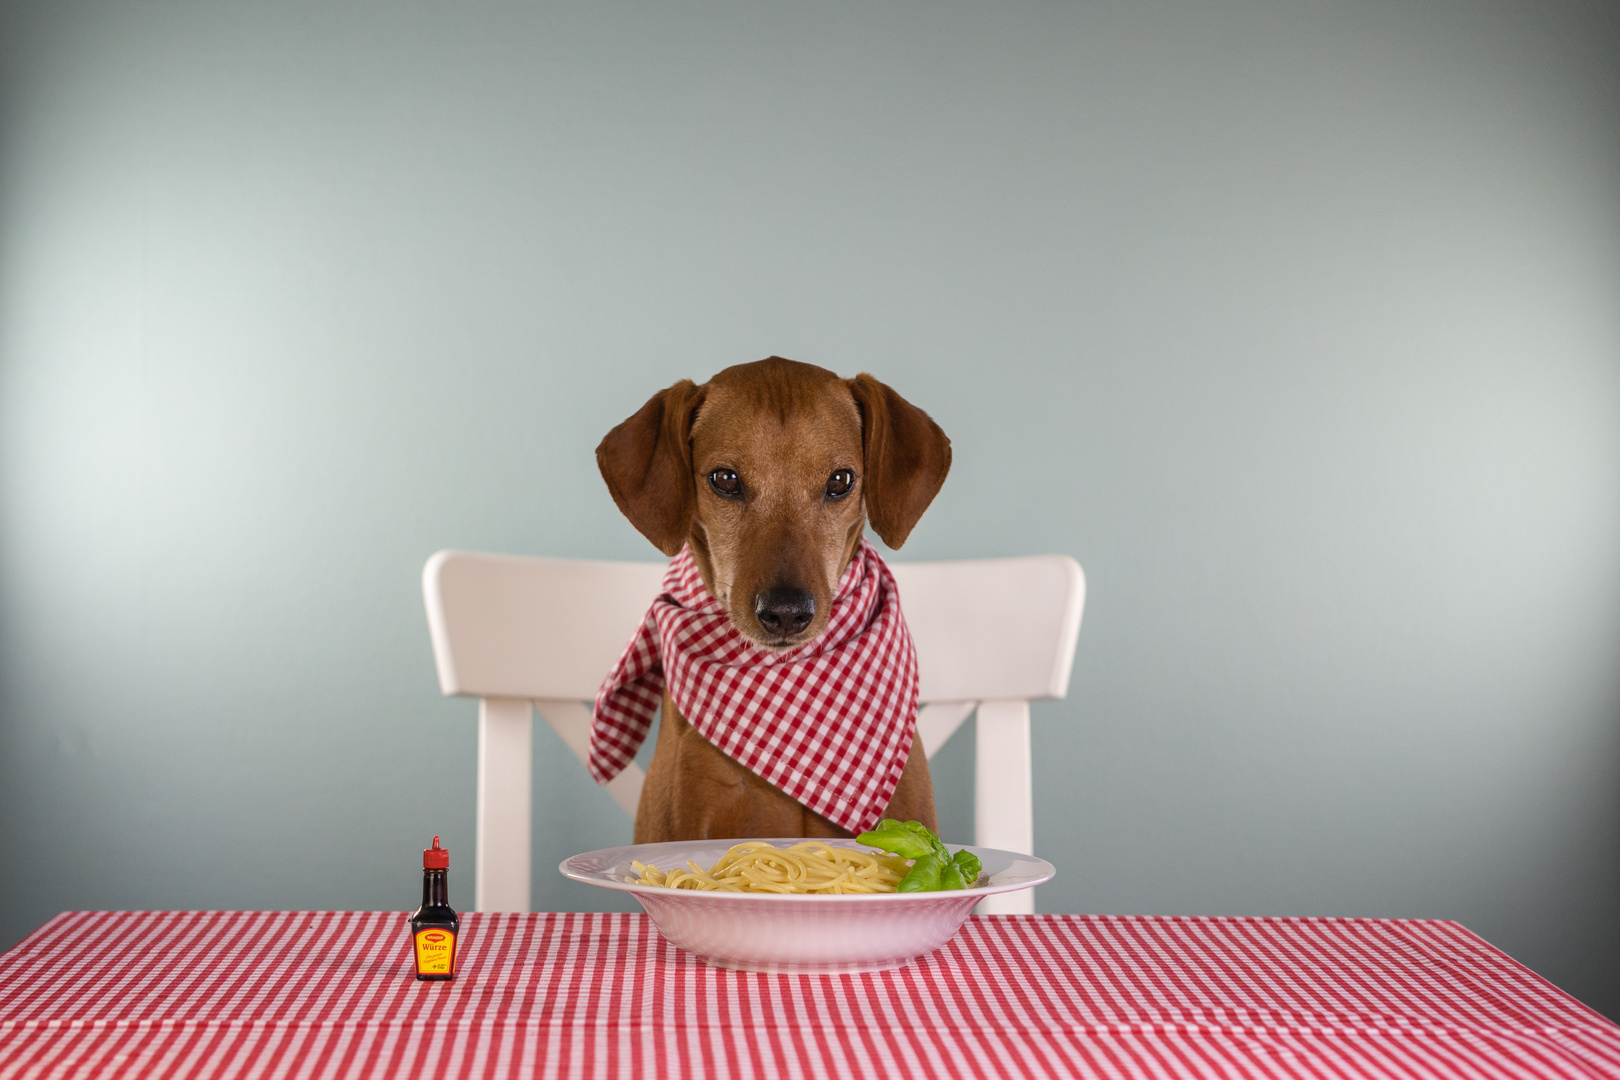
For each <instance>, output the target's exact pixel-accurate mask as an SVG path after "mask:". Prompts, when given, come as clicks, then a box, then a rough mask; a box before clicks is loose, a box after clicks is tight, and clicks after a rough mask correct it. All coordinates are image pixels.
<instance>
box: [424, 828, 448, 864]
mask: <svg viewBox="0 0 1620 1080" xmlns="http://www.w3.org/2000/svg"><path fill="white" fill-rule="evenodd" d="M422 869H424V870H448V869H450V849H449V848H442V847H440V846H439V838H438V837H437V836H435V837H434V838H433V846H432V847H430V848H425V849H423V851H422Z"/></svg>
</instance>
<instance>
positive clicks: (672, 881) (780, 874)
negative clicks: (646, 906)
mask: <svg viewBox="0 0 1620 1080" xmlns="http://www.w3.org/2000/svg"><path fill="white" fill-rule="evenodd" d="M630 866H631V867H632V868H633V869H634V870H635V871H636V872H637V873H638V874H640V875H641V877H640V878H634V879H631V880H632V881H634V882H635V884H637V885H662V886H664V887H665V888H669V889H705V890H710V891H717V892H763V893H824V894H827V893H891V892H894V891H895V886H896V885H898V884H900V879H901V878H903V877H905V876H906V872H907V871H908V870H910V869H911V860H910V859H902V858H900V857H899V856H897V855H881V854H872V853H870V852H865V851H852V850H850V849H849V848H836V847H832V846H831V845H828V844H823V843H820V842H819V841H816V840H806V841H804V842H802V843H798V844H794V845H793V846H792V847H786V848H779V847H772V846H771V845H770V844H767V843H765V842H764V841H763V840H751V841H749V842H747V843H745V844H738V845H736V846H735V847H733V848H732V849H731V850H729V851H727V852H726V853H725V854H724V855H722V856H720V861H719V862H717V863H715V864H714V865H713V866H712V867H710V868H709V869H707V870H704V869H703V868H702V867H700V866H698V864H697V863H695V862H691V861H688V862H687V864H686V869H685V870H669V871H664V870H660V869H658V867H656V866H649V865H647V864H646V863H640V862H632V863H631V864H630Z"/></svg>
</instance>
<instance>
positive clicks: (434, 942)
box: [411, 870, 461, 980]
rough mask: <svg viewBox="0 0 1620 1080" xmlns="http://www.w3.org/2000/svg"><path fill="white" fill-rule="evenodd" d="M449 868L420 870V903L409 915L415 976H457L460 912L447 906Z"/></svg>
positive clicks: (421, 977) (448, 904)
mask: <svg viewBox="0 0 1620 1080" xmlns="http://www.w3.org/2000/svg"><path fill="white" fill-rule="evenodd" d="M449 873H450V872H449V871H448V870H423V871H422V906H421V907H419V908H417V909H416V913H415V914H414V915H412V916H411V942H412V945H413V948H412V952H413V953H414V954H415V956H416V977H417V978H418V979H428V980H434V979H453V978H455V977H456V945H457V944H458V943H459V942H460V934H461V916H459V915H457V914H456V913H455V911H454V910H453V909H452V908H451V907H450V886H449V884H448V882H447V880H446V879H447V877H448V876H449Z"/></svg>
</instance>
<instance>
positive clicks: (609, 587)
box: [422, 551, 1085, 914]
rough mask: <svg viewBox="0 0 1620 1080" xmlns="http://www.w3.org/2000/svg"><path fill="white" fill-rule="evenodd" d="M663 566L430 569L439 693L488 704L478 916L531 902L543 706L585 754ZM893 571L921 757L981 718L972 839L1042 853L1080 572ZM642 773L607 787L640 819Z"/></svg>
mask: <svg viewBox="0 0 1620 1080" xmlns="http://www.w3.org/2000/svg"><path fill="white" fill-rule="evenodd" d="M664 566H665V564H663V563H623V562H594V561H587V560H582V559H545V558H531V557H520V556H512V555H486V554H480V553H478V552H470V551H441V552H439V553H438V554H436V555H434V556H433V557H432V558H430V559H429V560H428V561H427V566H426V567H424V569H423V572H422V591H423V593H424V596H425V598H426V601H427V615H428V627H429V629H430V631H431V633H432V635H433V656H434V660H435V661H436V662H437V665H438V670H439V686H440V688H441V689H442V690H443V691H444V692H445V694H461V695H466V696H471V697H476V698H478V699H479V700H478V835H477V849H478V850H477V869H476V903H477V908H478V910H479V911H527V910H528V907H529V794H530V785H529V763H530V753H531V748H530V735H531V718H530V711H529V710H530V707H531V706H532V707H533V708H535V709H537V710H539V712H540V714H541V715H542V716H544V717H545V719H546V720H547V721H548V722H550V724H551V726H552V727H554V728H555V729H556V730H557V733H558V734H559V735H561V736H562V739H563V742H565V743H567V744H568V748H569V749H570V750H572V751H573V752H574V753H575V754H576V755H578V757H579V758H580V760H581V761H584V760H585V759H586V757H587V755H588V753H589V743H590V724H591V712H590V708H589V706H588V705H587V704H586V702H588V701H591V700H593V699H594V698H595V696H596V689H597V686H598V685H599V684H600V683H601V681H602V678H603V676H605V675H606V674H607V671H608V668H610V667H612V666H613V663H614V661H616V660H617V659H618V658H619V654H620V653H622V652H623V651H624V647H625V645H626V644H628V643H629V641H630V636H631V634H632V633H634V631H635V629H636V627H637V626H638V625H639V624H640V622H641V620H642V618H643V617H644V616H645V614H646V611H647V607H648V605H649V604H651V603H652V600H653V598H654V597H655V596H657V595H658V589H659V584H660V582H661V581H662V579H663V575H664ZM890 568H891V569H892V570H893V571H894V576H895V580H896V581H897V582H898V583H899V586H900V599H901V605H902V607H903V608H904V610H905V613H906V622H907V624H908V625H909V626H910V628H911V635H912V638H913V639H914V640H915V641H916V644H917V663H918V673H919V677H920V680H921V688H920V695H919V696H920V699H921V702H922V708H921V710H920V712H919V715H918V718H917V728H918V734H919V736H920V737H921V739H922V742H923V749H924V752H925V753H926V754H927V755H928V756H929V757H932V756H933V755H934V752H935V751H937V750H938V749H939V748H940V747H941V746H943V745H944V744H945V740H946V739H948V738H950V737H951V734H952V733H953V732H954V731H956V729H957V728H958V727H960V726H961V725H962V723H963V722H964V721H965V720H966V719H967V718H968V717H969V716H971V715H972V714H973V712H974V710H975V709H977V710H978V714H979V722H978V729H977V730H978V740H977V757H976V765H975V770H976V771H975V781H974V798H975V808H974V809H975V813H974V831H975V835H974V841H973V842H974V843H976V844H979V845H981V846H984V847H995V848H1002V849H1004V850H1008V851H1021V852H1027V853H1033V852H1034V836H1033V832H1034V830H1033V821H1032V818H1033V803H1032V791H1031V779H1030V743H1029V702H1030V700H1031V699H1033V698H1058V697H1063V696H1064V695H1065V694H1067V693H1068V689H1069V670H1070V667H1071V665H1072V662H1073V659H1074V646H1075V640H1076V638H1077V636H1078V635H1079V632H1080V612H1081V608H1082V607H1083V606H1084V603H1085V577H1084V575H1083V574H1082V573H1081V570H1080V564H1079V563H1077V562H1075V561H1074V560H1073V559H1071V558H1069V557H1068V556H1066V555H1035V556H1028V557H1024V558H1013V559H975V560H971V561H965V562H932V563H891V564H890ZM642 779H643V773H642V771H641V769H640V767H639V766H637V765H635V764H633V763H632V764H631V765H630V766H629V767H628V768H627V769H625V771H624V772H622V773H620V774H619V775H618V776H617V777H615V778H614V780H613V782H612V783H610V784H608V785H607V790H608V792H609V794H611V795H612V796H613V798H614V799H615V800H616V801H617V802H618V804H619V805H620V806H622V807H623V808H624V810H625V812H626V813H627V814H630V815H631V816H632V817H633V816H634V815H635V812H636V802H637V800H638V799H639V798H640V795H641V783H642ZM951 839H955V838H951ZM979 910H980V911H982V912H988V913H995V914H1020V913H1027V912H1030V911H1033V910H1034V897H1033V894H1032V893H1030V892H1019V893H1012V894H1010V895H1006V896H997V897H991V898H989V899H987V900H985V901H984V902H983V903H982V904H981V905H980V907H979Z"/></svg>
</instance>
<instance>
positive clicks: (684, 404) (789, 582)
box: [596, 356, 951, 844]
mask: <svg viewBox="0 0 1620 1080" xmlns="http://www.w3.org/2000/svg"><path fill="white" fill-rule="evenodd" d="M596 460H597V464H598V465H599V466H600V467H601V470H602V477H603V479H605V480H606V481H607V486H608V490H609V491H610V492H612V494H613V501H614V502H615V503H617V504H618V506H619V509H620V510H622V511H623V512H624V515H625V517H627V518H629V519H630V523H631V524H632V525H634V526H635V527H636V528H637V529H638V530H639V531H640V532H641V534H642V535H643V536H645V537H646V538H647V539H648V540H651V541H652V542H653V544H654V545H655V546H656V547H657V548H658V549H659V550H660V551H662V552H663V553H664V554H665V555H674V554H675V553H676V552H678V551H679V550H680V549H681V545H682V544H690V545H691V548H692V556H693V559H694V561H695V562H696V563H697V567H698V571H699V573H700V574H701V575H702V577H703V583H704V585H705V586H707V587H708V590H709V592H710V594H711V595H713V596H714V597H715V598H716V599H717V600H719V601H720V603H721V604H722V605H723V606H724V607H725V609H726V613H727V615H728V617H729V618H730V620H731V623H732V625H734V626H735V627H736V628H737V630H738V631H740V632H741V633H742V634H744V635H745V636H747V637H748V638H749V639H751V640H752V641H754V642H755V643H757V644H758V645H761V646H763V647H764V648H767V649H789V648H793V647H795V646H798V645H802V644H804V643H805V642H807V641H809V640H811V639H812V638H814V637H816V636H817V635H818V634H820V633H821V632H822V630H823V629H824V628H825V627H826V625H827V617H828V610H829V608H830V607H831V605H832V597H833V590H834V589H835V587H836V586H837V584H838V580H839V577H840V575H842V573H843V571H844V568H845V567H846V566H847V565H848V564H849V560H850V558H851V557H852V556H853V555H854V553H855V551H856V549H857V546H858V544H859V542H860V538H861V535H862V531H863V530H864V528H865V527H866V524H867V521H868V520H870V521H871V524H872V528H873V530H874V531H875V532H876V533H877V534H878V536H880V537H881V538H882V539H883V542H884V543H885V544H887V545H888V546H889V547H891V548H898V547H899V546H900V545H901V544H903V543H905V540H906V537H907V536H908V535H909V534H910V533H911V529H912V527H913V526H914V525H916V523H917V519H918V518H920V517H921V516H922V513H923V511H924V510H926V509H927V508H928V504H929V503H930V502H932V501H933V499H934V496H935V495H936V494H937V493H938V492H939V489H940V486H941V485H942V484H944V482H945V474H946V472H948V471H949V469H950V466H951V443H950V440H949V439H947V438H946V437H945V433H944V432H943V431H941V430H940V429H939V426H938V425H937V424H935V423H934V422H933V421H932V420H931V419H929V418H928V415H927V414H926V413H924V412H923V411H922V410H921V409H919V408H917V407H916V406H914V405H912V404H910V403H909V402H907V401H906V400H905V399H904V398H902V397H901V396H900V395H899V394H896V393H895V392H894V391H893V390H891V389H889V388H888V387H887V386H885V385H883V384H882V383H880V382H878V381H877V380H876V379H874V378H872V377H871V376H870V375H857V376H856V377H855V378H853V379H841V378H839V377H838V376H837V375H835V374H833V373H832V372H830V371H827V370H826V369H824V368H819V367H814V366H812V365H810V364H801V363H797V362H795V361H792V360H784V359H782V358H781V357H775V356H773V357H771V358H769V359H767V360H760V361H758V362H756V363H752V364H739V365H738V366H736V367H730V368H727V369H726V370H724V371H722V372H720V373H719V374H718V375H716V376H715V377H714V378H712V379H710V380H709V381H708V382H707V383H704V384H703V385H702V386H697V385H694V384H693V383H692V382H691V381H689V380H682V381H681V382H678V383H676V384H675V385H674V386H671V387H670V388H669V389H668V390H664V391H662V392H661V393H658V394H655V395H654V396H653V398H652V400H651V401H649V402H647V404H645V405H643V406H642V407H641V409H640V410H639V411H638V412H637V413H636V414H635V415H634V416H632V417H630V419H628V420H626V421H625V422H624V423H622V424H620V425H619V426H618V427H616V428H614V429H613V430H612V431H610V432H608V434H607V437H606V438H605V439H603V440H602V444H601V445H600V446H599V447H597V449H596ZM888 816H890V817H896V818H900V819H903V820H909V819H916V820H920V821H922V822H923V823H924V824H926V825H927V826H928V827H929V828H931V829H932V828H935V827H936V824H937V822H936V819H935V814H934V789H933V784H932V783H931V782H930V780H929V777H928V763H927V761H926V760H925V758H924V757H923V752H922V744H921V742H918V741H914V742H913V743H912V746H911V753H910V756H909V757H908V758H907V759H906V764H905V771H904V772H903V773H902V774H901V777H900V783H899V786H898V787H897V788H896V789H895V792H894V796H893V798H892V799H891V801H890V803H889V811H888ZM849 835H850V834H849V832H848V831H846V830H845V829H842V828H840V827H839V826H837V825H835V824H833V823H832V822H831V821H828V820H827V819H826V818H824V817H822V816H821V815H820V814H817V813H816V812H814V811H812V810H810V809H809V808H807V807H805V806H804V805H802V804H800V803H799V802H797V801H795V800H794V799H792V798H791V797H789V796H788V795H786V794H784V793H783V792H781V791H779V790H777V789H776V788H774V787H772V786H771V785H770V784H768V783H766V782H765V781H764V780H762V779H760V778H759V777H758V776H757V775H755V774H754V773H753V772H751V771H749V770H748V769H747V768H745V767H744V766H742V765H740V764H738V763H737V762H736V761H733V760H732V759H731V758H729V757H727V756H726V755H725V754H723V753H721V752H720V751H719V750H718V749H716V748H715V747H714V745H713V744H712V743H710V742H709V741H708V740H706V739H705V738H704V737H703V736H702V735H701V734H699V733H698V731H697V730H696V729H694V728H693V727H692V726H691V725H690V724H688V723H687V721H686V719H685V718H684V717H682V716H681V714H680V712H679V711H678V710H677V709H676V707H675V704H674V702H673V701H671V700H670V697H669V694H668V692H667V691H666V692H665V694H664V701H663V719H662V721H661V722H660V724H659V726H658V743H657V746H656V747H655V748H654V751H653V758H652V764H651V765H650V766H649V767H648V769H647V779H646V783H645V786H644V787H643V788H642V790H641V804H640V806H639V808H638V809H637V812H636V827H635V841H636V843H638V844H645V843H657V842H659V841H664V840H694V839H706V838H710V837H762V836H807V837H808V836H816V837H833V836H849Z"/></svg>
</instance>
